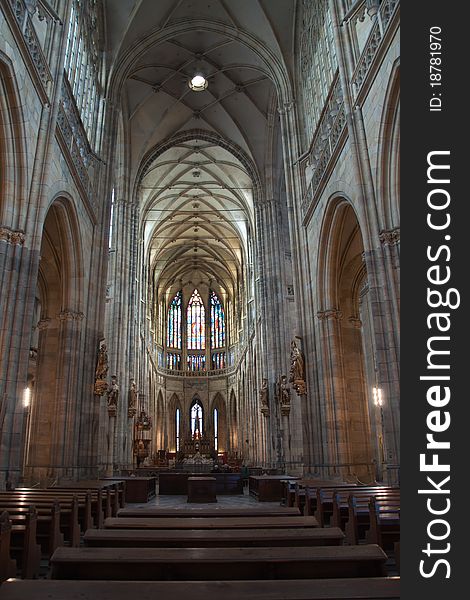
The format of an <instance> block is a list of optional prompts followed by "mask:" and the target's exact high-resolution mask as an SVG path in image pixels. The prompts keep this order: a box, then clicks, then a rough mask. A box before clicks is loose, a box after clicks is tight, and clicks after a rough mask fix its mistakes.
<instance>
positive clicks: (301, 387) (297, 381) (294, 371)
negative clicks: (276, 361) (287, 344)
mask: <svg viewBox="0 0 470 600" xmlns="http://www.w3.org/2000/svg"><path fill="white" fill-rule="evenodd" d="M289 382H290V383H292V384H293V387H294V389H295V391H296V392H297V394H298V395H299V396H301V395H302V394H305V393H306V389H305V361H304V356H303V354H302V352H301V351H300V349H299V347H298V346H297V344H296V342H295V340H292V343H291V353H290V377H289Z"/></svg>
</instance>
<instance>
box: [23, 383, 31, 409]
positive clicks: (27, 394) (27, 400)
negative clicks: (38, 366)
mask: <svg viewBox="0 0 470 600" xmlns="http://www.w3.org/2000/svg"><path fill="white" fill-rule="evenodd" d="M30 404H31V389H30V388H29V387H25V388H24V390H23V406H24V407H25V408H28V407H29V405H30Z"/></svg>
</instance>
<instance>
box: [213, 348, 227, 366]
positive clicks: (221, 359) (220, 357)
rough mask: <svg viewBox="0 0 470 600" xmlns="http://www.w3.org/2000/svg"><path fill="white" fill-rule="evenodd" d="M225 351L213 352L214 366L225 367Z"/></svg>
mask: <svg viewBox="0 0 470 600" xmlns="http://www.w3.org/2000/svg"><path fill="white" fill-rule="evenodd" d="M225 367H226V364H225V352H214V353H213V354H212V368H213V369H225Z"/></svg>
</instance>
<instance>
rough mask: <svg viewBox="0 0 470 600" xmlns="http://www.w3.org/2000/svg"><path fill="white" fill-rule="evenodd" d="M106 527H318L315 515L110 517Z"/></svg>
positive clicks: (106, 521) (105, 523)
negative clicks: (166, 517)
mask: <svg viewBox="0 0 470 600" xmlns="http://www.w3.org/2000/svg"><path fill="white" fill-rule="evenodd" d="M104 526H105V528H106V529H257V528H258V529H260V528H262V529H278V528H284V529H288V528H293V527H296V528H297V527H318V521H317V520H316V519H315V517H258V518H257V519H253V518H252V517H247V518H243V517H224V518H220V517H219V518H210V517H207V518H204V517H194V518H187V517H183V518H180V519H178V517H172V518H168V519H165V518H163V517H162V518H159V517H155V518H139V517H135V518H131V517H129V518H124V517H118V518H110V519H105V522H104Z"/></svg>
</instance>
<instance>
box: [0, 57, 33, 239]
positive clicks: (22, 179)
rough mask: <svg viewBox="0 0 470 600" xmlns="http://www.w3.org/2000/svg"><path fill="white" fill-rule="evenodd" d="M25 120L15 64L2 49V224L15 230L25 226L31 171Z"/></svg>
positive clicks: (0, 156)
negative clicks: (24, 216)
mask: <svg viewBox="0 0 470 600" xmlns="http://www.w3.org/2000/svg"><path fill="white" fill-rule="evenodd" d="M24 123H25V119H24V116H23V111H22V102H21V100H20V93H19V90H18V83H17V80H16V76H15V71H14V67H13V63H12V61H11V59H10V58H9V57H8V56H6V54H4V53H3V52H2V51H1V50H0V226H7V227H8V228H9V230H10V231H12V232H15V231H16V230H18V229H20V228H21V229H22V228H23V227H24V226H25V224H24V223H20V220H19V219H20V215H21V212H22V211H21V209H22V207H23V205H24V202H25V201H26V175H27V172H28V165H27V158H26V147H25V140H26V135H25V130H24ZM7 206H8V207H9V214H7V213H6V212H5V211H6V207H7Z"/></svg>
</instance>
